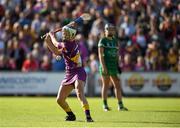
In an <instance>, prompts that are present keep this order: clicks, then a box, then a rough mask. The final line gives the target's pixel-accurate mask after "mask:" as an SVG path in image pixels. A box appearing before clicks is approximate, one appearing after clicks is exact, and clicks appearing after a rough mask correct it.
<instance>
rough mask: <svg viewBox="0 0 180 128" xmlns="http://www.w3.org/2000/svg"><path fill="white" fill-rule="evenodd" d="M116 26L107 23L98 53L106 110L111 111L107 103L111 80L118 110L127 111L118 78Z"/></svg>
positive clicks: (104, 107)
mask: <svg viewBox="0 0 180 128" xmlns="http://www.w3.org/2000/svg"><path fill="white" fill-rule="evenodd" d="M114 35H115V26H113V25H112V24H106V25H105V37H103V38H102V39H101V40H100V41H99V43H98V54H99V61H100V67H99V71H100V75H101V79H102V90H101V91H102V92H101V93H102V94H101V95H102V100H103V109H104V111H109V110H110V109H109V107H108V104H107V97H108V95H107V91H108V88H109V82H110V81H111V83H112V84H113V86H114V91H115V96H116V98H117V100H118V110H119V111H122V110H123V111H127V110H128V109H127V108H125V107H124V105H123V102H122V93H121V86H120V79H119V78H118V75H117V74H118V70H119V69H118V67H119V45H118V41H117V40H116V38H115V37H114Z"/></svg>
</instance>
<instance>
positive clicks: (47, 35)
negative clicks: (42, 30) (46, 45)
mask: <svg viewBox="0 0 180 128" xmlns="http://www.w3.org/2000/svg"><path fill="white" fill-rule="evenodd" d="M45 41H51V37H50V35H49V33H47V34H46V37H45Z"/></svg>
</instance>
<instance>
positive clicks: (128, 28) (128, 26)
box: [120, 15, 135, 37]
mask: <svg viewBox="0 0 180 128" xmlns="http://www.w3.org/2000/svg"><path fill="white" fill-rule="evenodd" d="M120 28H121V29H124V30H125V34H126V36H128V37H130V36H132V35H133V34H134V33H135V26H134V25H133V24H132V23H131V21H130V18H129V16H128V15H126V16H125V17H124V21H123V23H122V24H121V26H120Z"/></svg>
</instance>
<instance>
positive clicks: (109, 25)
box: [104, 23, 115, 30]
mask: <svg viewBox="0 0 180 128" xmlns="http://www.w3.org/2000/svg"><path fill="white" fill-rule="evenodd" d="M104 29H105V30H109V29H111V30H115V26H114V25H113V24H110V23H107V24H106V25H105V26H104Z"/></svg>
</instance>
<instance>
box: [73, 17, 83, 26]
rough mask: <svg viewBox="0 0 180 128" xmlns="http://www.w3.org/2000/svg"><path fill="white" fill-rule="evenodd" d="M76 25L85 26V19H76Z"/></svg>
mask: <svg viewBox="0 0 180 128" xmlns="http://www.w3.org/2000/svg"><path fill="white" fill-rule="evenodd" d="M74 22H75V23H76V24H78V25H82V24H83V22H84V20H83V18H82V17H79V18H77V19H75V21H74Z"/></svg>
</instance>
